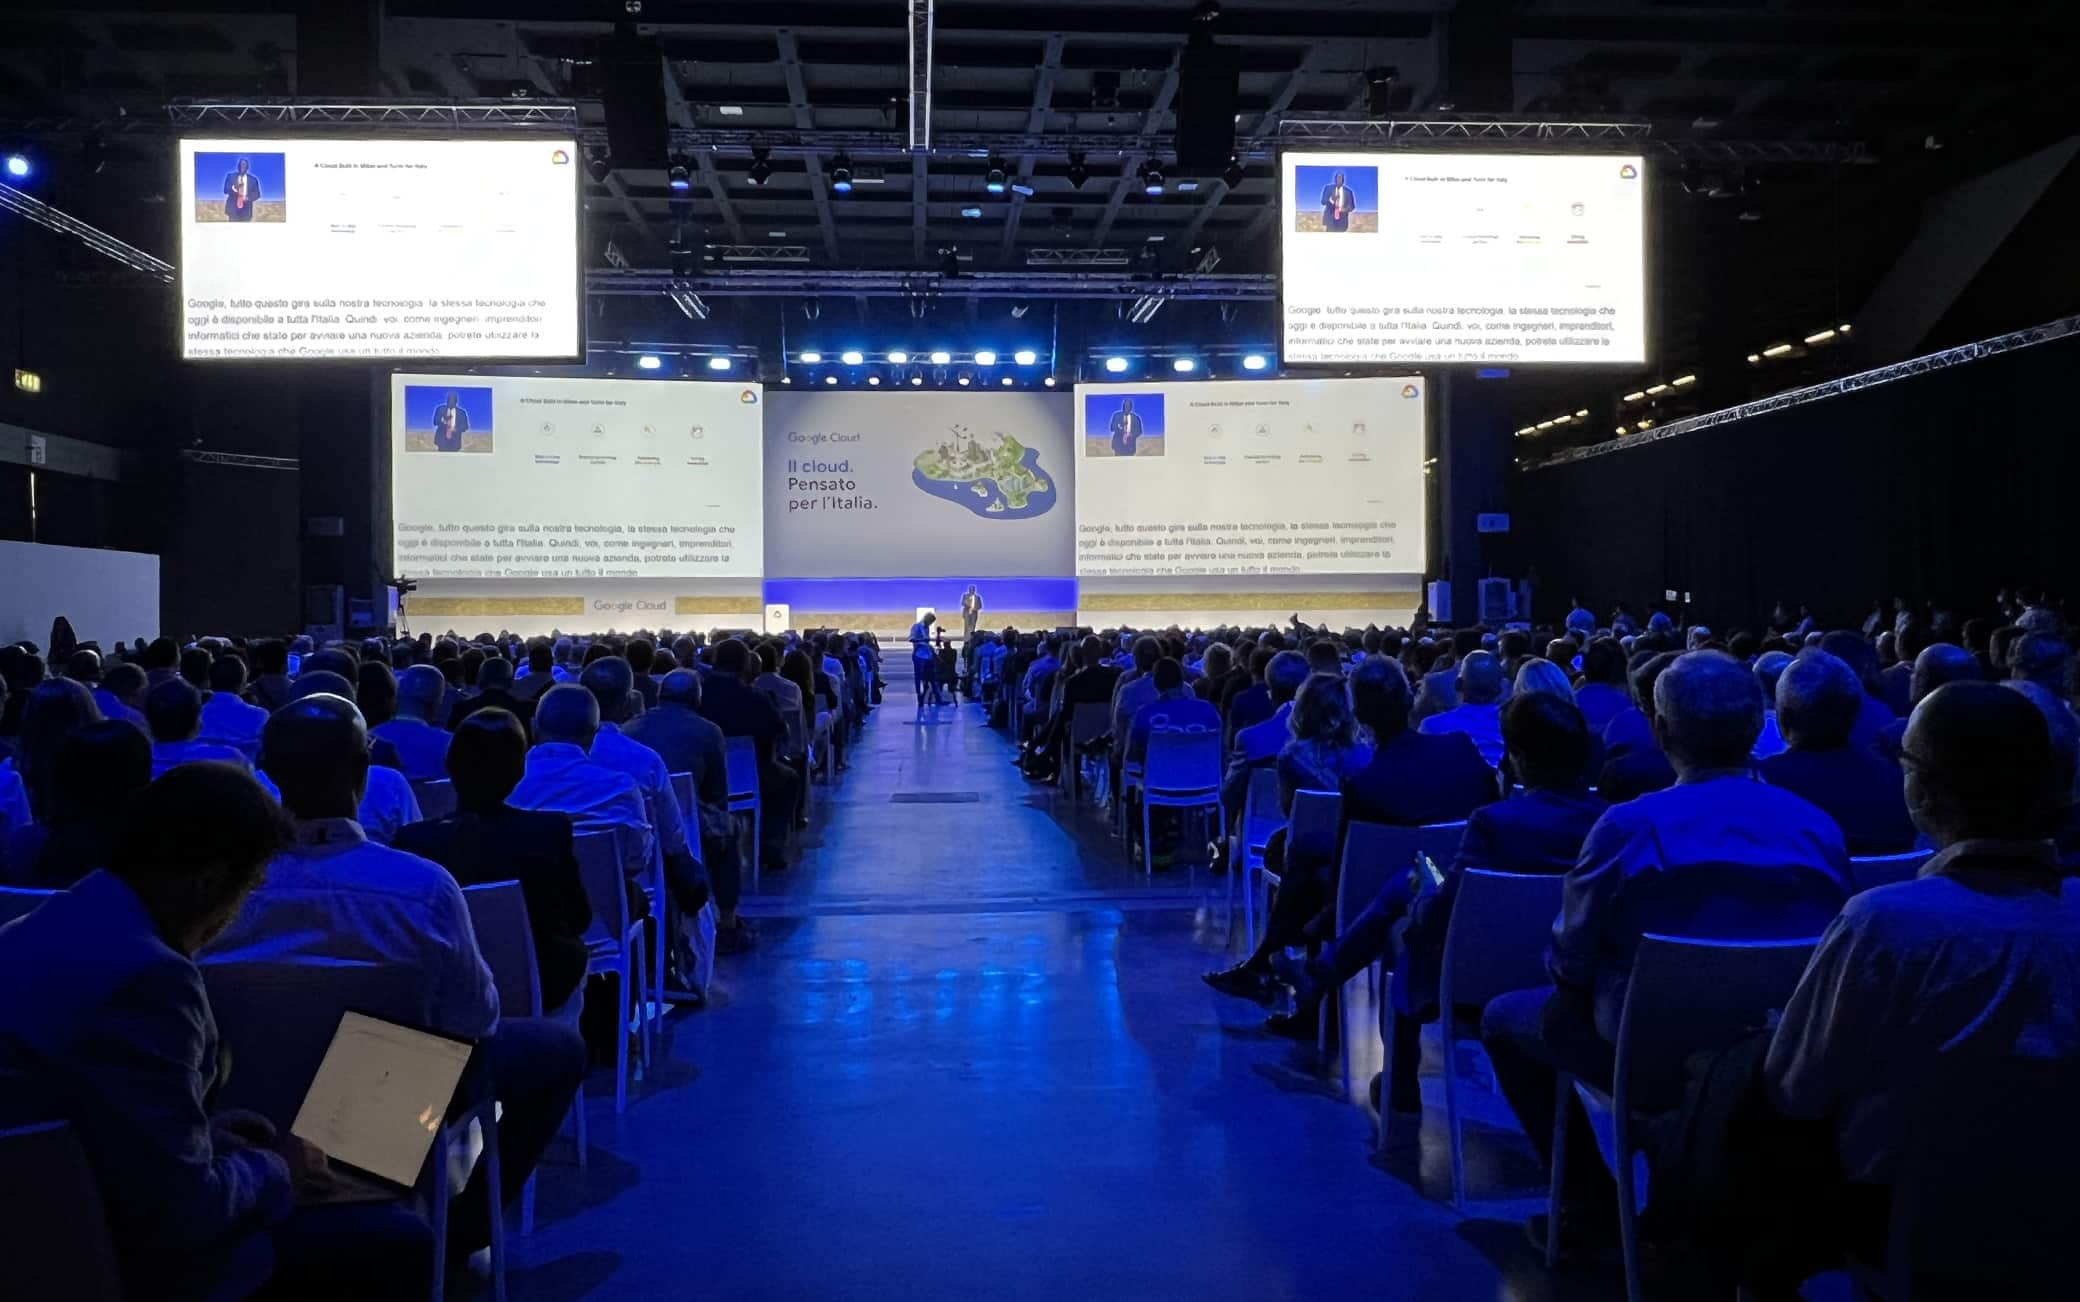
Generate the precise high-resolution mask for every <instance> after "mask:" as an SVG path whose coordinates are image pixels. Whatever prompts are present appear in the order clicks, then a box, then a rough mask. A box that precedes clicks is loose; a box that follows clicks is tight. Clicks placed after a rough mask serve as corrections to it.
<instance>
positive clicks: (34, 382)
mask: <svg viewBox="0 0 2080 1302" xmlns="http://www.w3.org/2000/svg"><path fill="white" fill-rule="evenodd" d="M14 387H15V388H17V389H20V390H21V391H22V392H23V393H42V392H43V377H42V376H41V375H38V374H37V373H36V372H34V371H25V370H23V369H22V368H21V367H19V366H17V367H15V368H14Z"/></svg>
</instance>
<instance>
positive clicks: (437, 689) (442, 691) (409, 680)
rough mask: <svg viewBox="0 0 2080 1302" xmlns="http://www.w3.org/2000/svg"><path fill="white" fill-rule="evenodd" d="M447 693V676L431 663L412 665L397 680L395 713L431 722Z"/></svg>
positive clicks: (402, 716)
mask: <svg viewBox="0 0 2080 1302" xmlns="http://www.w3.org/2000/svg"><path fill="white" fill-rule="evenodd" d="M447 694H448V679H447V676H446V675H445V674H443V673H441V671H440V670H438V669H435V668H434V667H433V666H432V665H413V666H412V667H411V668H410V669H407V670H405V671H404V673H403V674H402V675H400V676H399V677H398V680H397V713H398V716H399V717H401V718H406V719H418V720H420V721H422V722H425V723H432V722H433V721H434V719H435V717H436V716H437V715H438V714H439V713H440V708H441V701H442V699H443V698H445V697H446V696H447Z"/></svg>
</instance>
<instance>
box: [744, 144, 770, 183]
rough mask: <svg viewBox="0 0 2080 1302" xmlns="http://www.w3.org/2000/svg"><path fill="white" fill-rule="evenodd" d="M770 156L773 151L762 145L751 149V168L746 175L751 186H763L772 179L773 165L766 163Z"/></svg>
mask: <svg viewBox="0 0 2080 1302" xmlns="http://www.w3.org/2000/svg"><path fill="white" fill-rule="evenodd" d="M772 154H773V151H772V150H770V149H768V148H766V147H765V146H764V145H753V146H752V147H751V168H750V170H749V171H748V172H747V173H746V175H747V176H749V177H750V178H751V184H753V185H764V184H765V183H766V182H767V181H770V180H772V179H773V165H772V164H771V163H769V162H767V161H766V160H767V159H768V158H770V157H772Z"/></svg>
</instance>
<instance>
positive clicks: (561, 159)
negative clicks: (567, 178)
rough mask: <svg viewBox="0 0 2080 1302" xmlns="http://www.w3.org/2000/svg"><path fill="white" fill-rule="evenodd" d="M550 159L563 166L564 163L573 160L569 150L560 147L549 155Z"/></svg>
mask: <svg viewBox="0 0 2080 1302" xmlns="http://www.w3.org/2000/svg"><path fill="white" fill-rule="evenodd" d="M549 161H550V162H552V163H555V164H557V165H558V166H562V165H563V164H565V163H568V162H570V161H571V156H570V154H569V153H568V152H567V151H565V150H562V149H558V150H555V151H554V152H552V153H551V154H550V155H549Z"/></svg>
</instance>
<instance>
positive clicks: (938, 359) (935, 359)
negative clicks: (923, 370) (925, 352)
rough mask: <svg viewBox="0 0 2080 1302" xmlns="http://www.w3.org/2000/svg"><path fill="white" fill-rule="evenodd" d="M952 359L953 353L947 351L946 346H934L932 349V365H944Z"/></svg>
mask: <svg viewBox="0 0 2080 1302" xmlns="http://www.w3.org/2000/svg"><path fill="white" fill-rule="evenodd" d="M952 360H953V354H952V353H949V352H947V351H946V350H945V349H944V348H934V349H933V350H932V365H934V366H944V365H946V363H948V362H950V361H952Z"/></svg>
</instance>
